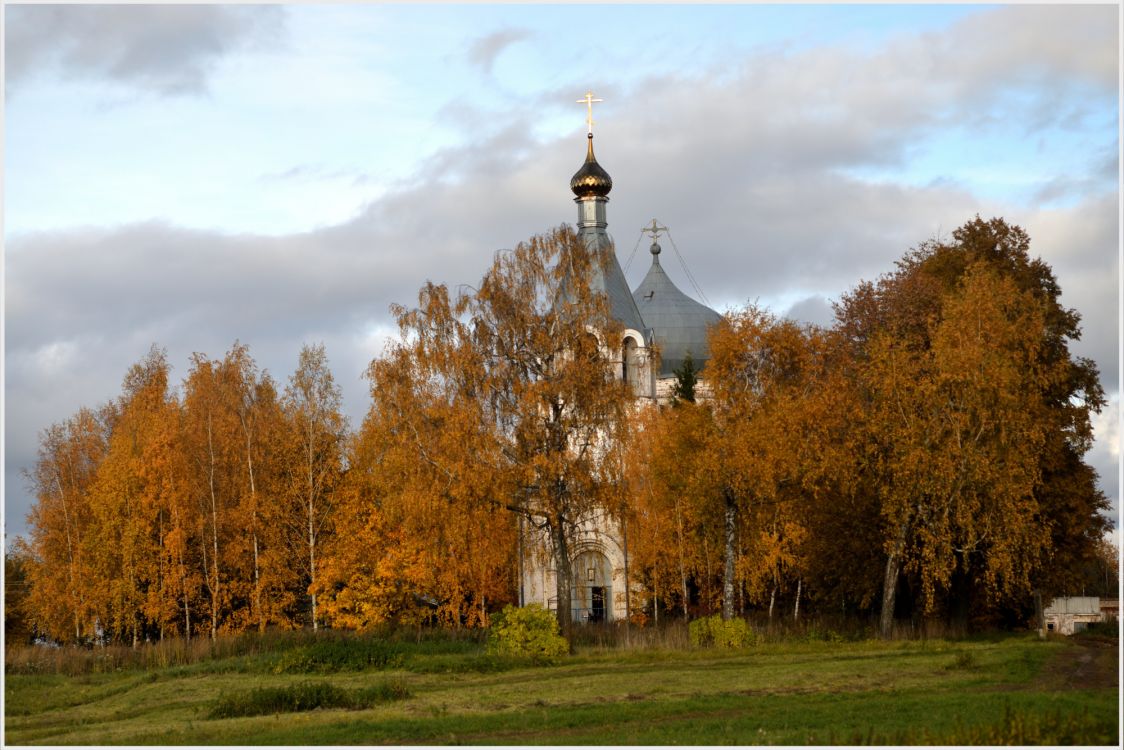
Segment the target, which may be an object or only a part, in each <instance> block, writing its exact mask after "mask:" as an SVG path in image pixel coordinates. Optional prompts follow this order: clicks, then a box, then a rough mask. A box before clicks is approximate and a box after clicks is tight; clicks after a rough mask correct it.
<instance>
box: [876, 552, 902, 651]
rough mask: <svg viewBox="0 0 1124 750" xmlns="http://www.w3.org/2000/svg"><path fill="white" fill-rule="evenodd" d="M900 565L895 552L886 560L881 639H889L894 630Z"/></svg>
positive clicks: (883, 582)
mask: <svg viewBox="0 0 1124 750" xmlns="http://www.w3.org/2000/svg"><path fill="white" fill-rule="evenodd" d="M900 567H901V563H900V561H899V560H898V555H897V553H896V552H891V553H890V556H889V557H887V558H886V574H885V577H884V578H883V579H882V617H881V620H880V623H879V625H880V631H881V635H882V637H883V638H889V637H890V636H891V635H892V634H893V629H894V599H895V598H896V595H897V591H898V570H899V568H900Z"/></svg>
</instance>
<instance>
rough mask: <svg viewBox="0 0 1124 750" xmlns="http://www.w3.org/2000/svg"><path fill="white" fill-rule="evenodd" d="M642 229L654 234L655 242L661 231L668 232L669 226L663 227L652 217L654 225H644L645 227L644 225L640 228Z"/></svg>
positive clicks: (653, 239)
mask: <svg viewBox="0 0 1124 750" xmlns="http://www.w3.org/2000/svg"><path fill="white" fill-rule="evenodd" d="M640 231H641V232H644V233H645V234H649V235H651V236H652V242H655V241H656V240H658V239H659V238H660V232H666V231H667V227H661V226H660V225H659V224H657V223H656V220H655V219H652V226H647V225H644V227H642V228H641V229H640Z"/></svg>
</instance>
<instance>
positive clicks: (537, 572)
mask: <svg viewBox="0 0 1124 750" xmlns="http://www.w3.org/2000/svg"><path fill="white" fill-rule="evenodd" d="M579 101H580V102H582V103H584V104H586V105H587V107H588V108H589V109H590V116H589V118H588V123H589V134H588V137H587V147H586V157H585V163H584V164H582V166H581V168H580V169H578V171H577V172H576V173H575V174H574V176H573V178H572V179H571V180H570V190H571V191H572V192H573V193H574V196H575V197H574V202H575V203H577V205H578V222H577V230H578V233H579V235H580V236H581V237H583V238H584V240H585V242H586V243H587V245H588V246H590V247H592V248H595V249H598V250H600V249H610V252H608V253H605V257H606V262H605V264H604V266H603V267H602V268H601V269H598V272H597V273H595V275H594V278H593V280H592V285H593V288H594V290H595V291H601V292H603V293H604V294H605V295H606V297H607V298H608V301H609V306H610V313H611V315H612V317H613V318H614V319H615V320H616V321H617V322H618V323H620V324H621V327H622V328H623V332H622V334H621V342H620V348H619V350H618V351H619V359H618V362H619V365H618V370H617V372H618V376H619V377H620V378H622V379H623V380H625V381H627V382H628V383H630V384H631V385H632V389H633V393H634V394H635V396H636V398H637V399H638V400H639V401H640V402H642V403H643V402H647V403H649V404H651V403H656V402H658V403H666V402H667V400H668V399H669V398H670V396H671V393H672V389H673V387H674V385H675V383H676V375H675V371H676V370H678V369H680V368H681V367H682V365H683V362H684V360H685V359H686V357H687V356H688V354H689V355H690V357H691V359H692V360H693V362H694V365H695V368H696V369H701V368H702V367H703V366H704V365H705V364H706V361H707V359H708V357H709V349H708V346H707V328H708V326H710V325H713V324H714V323H716V322H717V321H718V320H719V319H720V317H721V316H720V315H719V314H718V313H717V312H715V311H714V310H712V309H710V308H709V307H707V306H705V305H703V304H702V303H700V302H697V301H696V300H694V299H692V298H691V297H689V296H688V295H686V294H684V293H683V292H682V291H680V289H679V288H678V287H677V286H676V285H675V283H674V282H673V281H672V280H671V278H670V277H669V276H668V275H667V272H666V271H665V270H664V268H663V266H662V265H661V264H660V253H661V248H660V245H659V242H658V239H659V234H660V232H661V231H666V227H661V226H660V225H659V224H658V223H657V222H656V221H655V220H654V219H653V220H652V225H651V227H646V228H645V229H644V230H643V231H646V232H648V233H649V234H650V235H651V237H652V245H651V248H650V252H651V256H652V264H651V267H650V268H649V269H648V273H647V275H645V277H644V279H643V281H641V282H640V284H639V286H637V287H636V289H634V290H631V291H630V290H629V288H628V282H627V281H626V280H625V276H624V271H623V270H621V265H620V261H619V260H618V259H617V257H616V253H615V252H614V251H613V250H612V248H614V243H613V240H612V237H611V235H610V234H609V231H608V226H609V222H608V219H607V212H606V206H607V204H608V202H609V192H610V191H611V190H612V188H613V180H612V178H611V177H609V173H608V172H606V171H605V169H604V168H603V167H602V166H601V165H600V164H598V163H597V159H596V157H595V156H594V153H593V120H592V111H591V110H592V103H593V102H594V101H600V100H596V99H593V98H592V94H586V98H585V99H582V100H579ZM625 531H627V530H622V529H620V528H619V526H618V524H617V522H616V521H615V520H614V519H612V518H610V517H609V516H608V515H607V514H605V513H596V514H593V515H591V516H590V517H588V518H585V519H583V520H582V522H581V523H580V524H579V525H578V528H577V530H576V531H574V532H573V533H572V534H571V536H570V550H571V569H572V571H573V576H574V580H573V583H572V587H571V592H572V595H571V596H572V598H571V601H570V608H571V615H572V617H573V621H574V622H579V623H580V622H601V621H609V620H615V619H624V618H625V617H626V616H627V613H628V611H629V603H628V600H627V592H628V589H629V583H630V576H629V575H628V554H627V534H626V533H624V532H625ZM548 544H549V540H548V538H547V537H546V536H545V535H543V534H541V533H539V532H536V531H532V530H530V529H526V528H525V529H524V532H523V533H522V538H521V540H520V587H519V588H520V590H519V604H520V605H525V604H531V603H538V604H541V605H542V606H543V607H544V608H546V609H550V610H555V609H556V608H557V606H558V602H557V601H556V598H555V592H556V588H555V584H556V580H555V571H554V569H553V567H552V563H551V554H550V550H549V547H547V545H548ZM631 588H632V589H633V590H634V591H635V590H637V585H636V579H635V577H631Z"/></svg>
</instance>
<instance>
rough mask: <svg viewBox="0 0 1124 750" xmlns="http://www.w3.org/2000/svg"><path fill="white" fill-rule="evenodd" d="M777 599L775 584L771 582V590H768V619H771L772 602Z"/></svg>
mask: <svg viewBox="0 0 1124 750" xmlns="http://www.w3.org/2000/svg"><path fill="white" fill-rule="evenodd" d="M776 601H777V585H776V584H775V583H774V584H773V590H772V591H770V592H769V621H770V622H772V620H773V604H774V603H776Z"/></svg>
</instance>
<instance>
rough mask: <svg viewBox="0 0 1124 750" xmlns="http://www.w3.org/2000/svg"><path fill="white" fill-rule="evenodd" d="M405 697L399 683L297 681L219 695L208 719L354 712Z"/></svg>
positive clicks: (405, 691)
mask: <svg viewBox="0 0 1124 750" xmlns="http://www.w3.org/2000/svg"><path fill="white" fill-rule="evenodd" d="M409 696H410V692H409V691H408V690H407V689H406V687H405V686H404V685H403V684H402V683H401V682H385V683H382V684H379V685H372V686H370V687H364V688H356V689H353V690H345V689H344V688H341V687H338V686H336V685H333V684H331V683H330V682H301V683H298V684H296V685H285V686H283V687H273V688H255V689H253V690H250V691H249V692H240V693H231V694H227V695H222V696H219V699H218V701H216V702H215V705H214V706H213V707H212V708H211V713H210V714H209V716H210V718H212V719H229V718H231V717H235V716H264V715H265V714H280V713H296V712H298V711H315V710H316V709H318V708H347V709H352V710H354V709H360V708H370V707H371V706H373V705H375V704H377V703H385V702H387V701H392V700H402V699H403V698H408V697H409Z"/></svg>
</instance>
